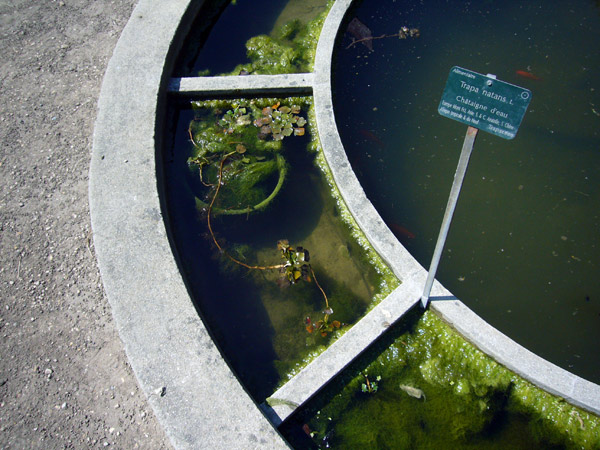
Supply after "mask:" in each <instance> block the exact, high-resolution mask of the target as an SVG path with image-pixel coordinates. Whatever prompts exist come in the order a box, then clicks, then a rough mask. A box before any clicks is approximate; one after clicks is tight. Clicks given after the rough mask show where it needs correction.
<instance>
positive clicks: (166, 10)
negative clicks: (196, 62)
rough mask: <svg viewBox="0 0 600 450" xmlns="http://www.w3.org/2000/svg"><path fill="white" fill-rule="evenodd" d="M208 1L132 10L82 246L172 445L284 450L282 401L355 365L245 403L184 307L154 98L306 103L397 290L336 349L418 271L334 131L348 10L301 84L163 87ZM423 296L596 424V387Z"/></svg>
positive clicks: (265, 81) (409, 292)
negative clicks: (166, 212)
mask: <svg viewBox="0 0 600 450" xmlns="http://www.w3.org/2000/svg"><path fill="white" fill-rule="evenodd" d="M208 1H209V0H206V1H192V0H171V1H169V2H158V3H157V2H153V1H151V0H140V1H139V3H138V4H137V6H136V8H135V9H134V11H133V13H132V16H131V18H130V20H129V22H128V24H127V26H126V27H125V29H124V30H123V33H122V35H121V37H120V39H119V42H118V43H117V46H116V47H115V50H114V53H113V56H112V58H111V60H110V62H109V65H108V68H107V71H106V75H105V77H104V81H103V84H102V91H101V94H100V98H99V102H98V114H97V119H96V125H95V129H94V136H93V147H92V155H91V163H90V184H89V201H90V212H91V220H92V229H93V238H94V249H95V252H96V255H97V259H98V264H99V268H100V272H101V276H102V281H103V284H104V289H105V292H106V296H107V298H108V300H109V303H110V305H111V309H112V313H113V316H114V319H115V322H116V326H117V329H118V331H119V335H120V337H121V339H122V341H123V343H124V346H125V350H126V353H127V356H128V359H129V362H130V364H131V366H132V368H133V370H134V372H135V374H136V377H137V379H138V381H139V383H140V386H141V387H142V389H143V390H144V392H145V394H146V396H147V397H148V401H149V403H150V404H151V405H152V407H153V409H154V411H155V413H156V416H157V417H158V419H159V422H160V423H161V425H162V426H163V428H164V429H165V432H166V434H167V435H168V436H169V439H170V440H171V443H172V444H173V446H174V447H175V448H182V449H183V448H197V446H198V443H199V442H202V445H203V446H209V445H210V446H211V447H212V448H216V449H219V448H228V449H231V448H245V449H248V448H266V447H268V448H288V446H287V444H286V442H285V440H284V439H283V438H282V437H281V436H280V435H279V433H278V432H277V429H276V427H274V426H273V424H275V425H278V424H279V423H280V422H281V421H283V420H285V418H286V417H287V416H288V415H289V414H291V413H292V412H293V410H294V408H292V407H290V406H289V405H290V404H298V405H301V404H302V403H303V402H304V401H306V400H307V399H308V398H310V397H312V396H313V395H314V394H315V393H316V391H318V389H319V388H320V386H322V385H324V384H325V383H327V381H328V379H330V378H331V377H332V376H334V375H335V374H336V373H338V372H339V371H340V370H343V368H344V367H346V366H347V364H349V362H351V360H352V359H353V358H354V357H355V356H354V355H353V354H352V353H346V352H339V351H336V349H335V348H333V347H334V345H335V343H334V344H333V345H332V346H331V347H330V349H332V348H333V349H332V350H331V351H330V354H331V353H337V354H339V357H338V358H336V360H335V361H334V364H333V365H332V367H331V368H330V369H328V370H330V371H329V372H327V373H326V374H325V375H324V374H323V372H322V366H319V364H322V362H319V358H317V359H316V360H315V361H313V362H312V363H311V364H310V365H309V366H307V367H306V368H305V369H304V370H302V371H301V372H300V373H299V374H298V375H297V376H296V377H295V378H294V379H292V381H291V382H289V383H287V384H286V385H284V386H283V387H282V388H281V389H280V390H279V391H277V392H276V393H274V394H273V397H274V398H277V399H280V400H286V401H289V402H288V403H287V405H288V406H286V403H285V402H283V406H279V407H270V406H269V405H261V406H259V405H256V404H255V402H254V401H253V400H252V399H251V398H250V396H249V395H248V393H247V392H246V391H245V390H244V388H243V387H242V386H241V384H240V383H239V381H238V380H237V378H236V377H235V375H234V374H233V373H232V372H231V370H230V368H229V366H228V365H227V363H226V362H225V360H224V359H223V357H222V356H221V354H220V352H219V350H218V348H217V346H216V344H215V343H214V342H213V340H212V339H211V336H210V334H209V332H208V331H207V329H206V327H205V326H204V324H203V322H202V320H201V319H200V317H199V315H198V313H197V311H196V309H195V307H194V305H193V302H192V300H191V298H190V295H189V293H188V291H187V289H186V286H185V284H184V281H183V278H182V276H181V274H180V272H179V270H178V266H177V262H176V259H175V256H174V255H173V251H172V249H171V246H170V243H169V239H168V232H167V228H166V226H165V221H164V220H163V219H164V218H163V208H162V206H161V196H160V194H159V190H160V181H159V180H160V173H158V172H159V171H160V164H157V156H158V154H159V153H160V152H161V151H162V144H163V142H162V136H163V123H164V115H165V109H166V108H165V106H166V102H167V100H168V98H167V97H168V96H169V95H188V96H189V95H196V94H198V93H204V94H206V95H214V96H218V95H222V94H223V93H236V94H237V93H239V94H242V95H243V94H246V95H257V94H263V93H264V94H268V93H275V94H279V95H285V94H288V93H299V92H305V93H306V92H308V93H310V92H312V95H313V98H314V104H315V112H316V119H317V120H316V121H317V124H316V125H317V128H318V132H319V136H320V141H321V144H322V149H323V152H324V156H325V159H326V161H327V164H328V166H329V168H330V171H331V173H332V175H333V178H334V179H335V182H336V184H337V187H338V190H339V192H340V194H341V196H342V197H343V199H344V201H345V203H346V205H347V207H348V209H349V211H350V212H351V214H352V216H353V218H354V220H355V221H356V223H357V224H358V225H359V227H360V228H361V229H362V231H363V232H364V233H365V235H366V236H367V238H368V239H369V241H370V244H371V245H372V246H373V247H374V248H375V250H376V251H377V252H378V253H379V254H380V255H381V257H382V258H383V259H384V260H385V261H386V263H387V264H388V265H389V266H390V268H391V269H392V270H393V271H394V273H395V275H396V276H397V277H398V278H399V279H400V280H401V282H402V284H401V285H400V287H399V288H397V289H396V290H395V291H394V292H393V293H392V294H391V295H390V296H389V297H388V298H386V299H385V300H383V301H382V302H381V303H380V304H379V305H378V306H377V307H376V308H374V309H373V310H372V311H370V312H369V313H368V314H367V315H366V316H365V317H364V318H363V319H361V321H359V323H358V324H356V325H355V326H354V327H353V328H352V329H350V331H349V332H347V333H345V334H344V336H342V338H341V339H346V341H348V340H351V339H356V340H357V341H352V342H355V343H357V344H358V345H359V346H362V347H360V348H361V349H362V348H365V347H366V345H368V344H369V343H370V342H372V341H373V339H377V338H378V337H379V336H380V335H381V334H382V333H384V332H385V330H384V329H383V328H382V326H381V323H383V322H382V319H385V320H384V321H385V322H386V323H393V322H394V321H396V320H398V319H399V318H400V317H401V316H402V315H403V314H404V313H405V312H406V311H408V310H409V309H411V308H412V307H413V306H414V305H415V304H416V303H417V302H418V301H419V300H420V296H421V293H422V292H421V290H422V286H423V285H424V281H425V278H426V275H427V274H426V271H425V269H423V267H421V266H420V265H419V264H418V263H417V261H416V260H415V259H414V258H413V257H412V256H411V255H410V254H409V253H408V251H407V250H406V249H405V248H404V247H403V246H402V245H401V244H400V243H399V242H398V240H397V239H396V238H395V237H394V235H393V234H392V233H391V231H390V230H389V229H388V228H387V226H386V225H385V223H384V222H383V220H382V219H381V217H380V216H379V214H378V213H377V211H376V210H375V208H374V207H373V205H372V204H371V203H370V201H369V200H368V199H367V197H366V195H365V193H364V191H363V189H362V187H361V186H360V183H359V182H358V179H357V178H356V176H355V175H354V173H353V171H352V169H351V166H350V163H349V162H348V159H347V157H346V154H345V152H344V148H343V146H342V143H341V140H340V137H339V134H338V131H337V127H336V124H335V118H334V114H333V103H332V94H331V58H332V54H333V47H334V43H335V39H336V36H337V33H338V30H339V27H340V25H341V23H342V21H343V19H344V16H345V14H346V12H347V10H348V8H349V7H350V5H351V3H352V1H351V0H336V2H335V3H334V5H333V7H332V9H331V10H330V13H329V15H328V17H327V19H326V20H325V24H324V27H323V30H322V32H321V36H320V39H319V43H318V46H317V54H316V60H315V64H314V70H313V72H312V73H308V74H290V75H281V76H279V75H276V76H262V77H254V76H246V77H210V78H206V79H200V78H184V79H171V78H170V73H171V69H172V64H173V60H174V58H175V56H176V53H177V51H178V50H179V48H180V46H181V42H182V40H183V39H184V38H185V36H186V35H187V32H188V31H189V28H190V26H191V22H192V20H193V19H194V18H195V17H196V15H197V13H198V11H199V10H200V8H201V7H202V6H203V5H204V4H205V3H207V2H208ZM148 36H152V45H148ZM217 78H219V79H217ZM431 299H432V303H431V306H430V308H431V309H432V310H433V311H434V312H435V313H436V314H438V315H439V316H440V317H441V318H442V319H443V320H444V321H445V322H447V323H448V324H449V325H450V326H451V327H452V328H454V329H455V330H457V331H458V332H459V333H460V334H461V335H462V336H463V337H464V338H465V339H467V340H468V341H470V342H471V343H473V344H474V345H475V346H476V347H477V348H479V349H480V350H482V351H483V352H484V353H486V354H488V355H489V356H491V357H492V358H494V359H495V360H496V361H498V362H499V363H501V364H502V365H504V366H506V367H507V368H509V369H510V370H512V371H513V372H515V373H517V374H518V375H520V376H521V377H523V378H524V379H526V380H528V381H530V382H532V383H533V384H535V385H537V386H539V387H540V388H542V389H544V390H546V391H547V392H550V393H552V394H554V395H558V396H560V397H562V398H564V399H565V400H567V401H568V402H569V403H572V404H573V405H575V406H578V407H581V408H583V409H585V410H588V411H590V412H592V413H594V414H596V415H600V386H598V385H597V384H595V383H592V382H589V381H587V380H584V379H582V378H581V377H578V376H576V375H574V374H572V373H570V372H568V371H566V370H564V369H561V368H559V367H558V366H556V365H554V364H552V363H550V362H548V361H546V360H544V359H542V358H540V357H539V356H537V355H535V354H534V353H532V352H530V351H528V350H527V349H525V348H524V347H522V346H520V345H519V344H517V343H516V342H514V341H513V340H511V339H510V338H508V337H507V336H505V335H504V334H502V333H500V332H499V331H498V330H496V329H495V328H493V327H492V326H491V325H489V324H488V323H487V322H485V321H484V320H483V319H481V318H480V317H479V316H477V315H476V314H475V313H474V312H473V311H471V310H470V309H469V308H468V307H467V306H466V305H465V304H464V303H462V302H461V301H460V300H459V299H457V298H456V297H454V296H453V295H452V294H451V293H450V292H449V291H447V290H446V289H445V288H444V287H443V286H441V285H440V284H439V283H437V282H436V283H435V285H434V288H433V291H432V298H431ZM355 328H356V331H355V332H352V330H354V329H355ZM341 339H340V340H341ZM338 342H339V340H338ZM338 346H341V344H339V345H338ZM346 347H347V346H346ZM328 351H329V350H326V351H325V352H326V353H327V352H328ZM322 360H323V358H321V361H322ZM330 362H331V360H330ZM317 373H318V376H317V378H318V379H315V376H316V375H315V374H317ZM308 383H310V384H311V386H312V387H311V389H309V390H307V389H306V386H307V384H308ZM296 400H298V401H296Z"/></svg>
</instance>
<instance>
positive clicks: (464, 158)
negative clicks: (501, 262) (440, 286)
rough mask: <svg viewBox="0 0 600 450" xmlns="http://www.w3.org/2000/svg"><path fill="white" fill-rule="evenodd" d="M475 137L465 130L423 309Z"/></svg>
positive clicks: (423, 296)
mask: <svg viewBox="0 0 600 450" xmlns="http://www.w3.org/2000/svg"><path fill="white" fill-rule="evenodd" d="M476 137H477V128H473V127H469V128H467V134H466V135H465V141H464V142H463V146H462V150H461V152H460V159H459V160H458V167H457V168H456V173H455V174H454V181H453V182H452V189H451V190H450V197H449V198H448V204H447V205H446V212H445V213H444V219H443V220H442V227H441V229H440V234H439V236H438V240H437V243H436V244H435V250H434V252H433V258H432V259H431V266H429V274H428V275H427V281H426V282H425V288H424V289H423V295H422V296H421V306H423V308H427V303H429V294H430V293H431V287H432V286H433V280H434V278H435V273H436V272H437V268H438V265H439V263H440V258H441V257H442V250H444V244H445V243H446V238H447V237H448V230H449V229H450V222H451V221H452V215H453V214H454V209H455V208H456V203H457V202H458V195H459V194H460V188H461V187H462V183H463V180H464V178H465V173H466V172H467V166H468V165H469V158H470V157H471V151H472V150H473V144H474V143H475V138H476Z"/></svg>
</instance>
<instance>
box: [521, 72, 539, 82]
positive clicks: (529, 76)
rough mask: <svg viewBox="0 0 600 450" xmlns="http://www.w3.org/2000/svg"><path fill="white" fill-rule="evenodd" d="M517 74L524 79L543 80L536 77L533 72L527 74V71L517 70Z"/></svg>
mask: <svg viewBox="0 0 600 450" xmlns="http://www.w3.org/2000/svg"><path fill="white" fill-rule="evenodd" d="M516 74H517V75H519V76H520V77H523V78H529V79H530V80H541V78H540V77H538V76H537V75H534V74H532V73H531V72H527V71H525V70H517V71H516Z"/></svg>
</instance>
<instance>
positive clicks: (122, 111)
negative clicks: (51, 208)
mask: <svg viewBox="0 0 600 450" xmlns="http://www.w3.org/2000/svg"><path fill="white" fill-rule="evenodd" d="M201 4H202V2H198V1H190V0H169V1H160V2H157V1H153V0H141V1H140V2H139V3H138V5H137V7H136V8H135V10H134V12H133V15H132V16H131V19H130V20H129V23H128V24H127V26H126V27H125V29H124V31H123V34H122V36H121V38H120V40H119V42H118V44H117V47H116V48H115V51H114V54H113V56H112V58H111V60H110V63H109V66H108V69H107V72H106V75H105V78H104V82H103V85H102V91H101V95H100V100H99V105H98V118H97V121H96V127H95V131H94V142H93V151H92V161H91V167H90V190H89V196H90V209H91V216H92V227H93V231H94V246H95V249H96V253H97V257H98V262H99V266H100V271H101V274H102V280H103V283H104V288H105V291H106V295H107V297H108V300H109V302H110V304H111V307H112V311H113V315H114V318H115V322H116V324H117V328H118V330H119V334H120V336H121V339H122V340H123V343H124V344H125V350H126V352H127V356H128V358H129V361H130V363H131V366H132V367H133V370H134V372H135V374H136V376H137V378H138V380H139V383H140V385H141V387H142V389H143V390H144V391H145V393H146V395H147V396H148V400H149V402H150V404H151V405H152V407H153V409H154V411H155V413H156V415H157V417H158V419H159V421H160V423H161V424H162V426H163V427H164V428H165V431H166V433H167V435H168V436H169V439H170V440H171V442H172V444H173V445H174V447H176V448H178V449H194V448H213V449H252V448H256V449H265V448H288V446H287V444H286V443H285V442H284V441H283V439H282V438H281V437H280V436H279V434H278V433H277V431H276V430H275V429H274V428H273V427H272V425H271V424H270V423H269V421H268V420H267V419H266V418H265V417H264V416H263V415H262V414H261V413H260V411H259V410H258V408H257V407H256V405H255V404H254V402H253V401H252V400H251V398H250V397H249V396H248V394H247V393H246V392H245V391H244V389H243V388H242V386H241V385H240V384H239V382H238V381H237V379H236V378H235V377H234V375H233V374H232V373H231V371H230V369H229V367H228V366H227V364H226V363H225V361H224V360H223V358H222V356H221V354H220V353H219V350H218V349H217V347H216V346H215V344H214V343H213V341H212V339H211V337H210V336H209V334H208V332H207V330H206V328H205V327H204V324H203V323H202V321H201V320H200V318H199V317H198V314H197V312H196V310H195V309H194V306H193V304H192V302H191V300H190V297H189V295H188V292H187V290H186V288H185V285H184V283H183V280H182V278H181V275H180V274H179V271H178V268H177V265H176V263H175V260H174V257H173V253H172V252H171V248H170V246H169V241H168V239H167V234H166V231H165V225H164V222H163V217H162V214H161V207H160V201H159V197H158V191H157V178H156V162H155V155H156V151H157V140H156V139H155V137H156V133H158V132H159V131H157V129H156V121H157V117H161V116H162V114H161V111H160V110H159V105H160V104H162V102H163V101H164V97H165V96H166V83H165V81H168V80H166V79H165V72H167V73H168V71H169V67H165V61H167V59H168V56H169V52H170V50H171V46H172V43H173V42H174V39H175V38H176V32H177V30H178V27H179V26H180V23H181V21H182V18H183V17H184V16H185V15H186V14H193V13H194V11H192V10H191V9H190V8H191V7H193V8H194V9H195V8H198V7H199V6H200V5H201ZM150 42H151V44H150Z"/></svg>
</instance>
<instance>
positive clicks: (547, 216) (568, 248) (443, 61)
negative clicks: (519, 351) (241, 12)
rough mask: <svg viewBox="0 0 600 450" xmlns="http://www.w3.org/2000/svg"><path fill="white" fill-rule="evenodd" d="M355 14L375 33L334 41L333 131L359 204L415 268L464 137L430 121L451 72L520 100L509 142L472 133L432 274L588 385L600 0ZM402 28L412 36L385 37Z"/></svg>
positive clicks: (592, 372) (431, 235)
mask: <svg viewBox="0 0 600 450" xmlns="http://www.w3.org/2000/svg"><path fill="white" fill-rule="evenodd" d="M353 17H356V18H358V19H359V20H360V21H361V22H362V23H363V24H364V25H365V26H366V27H368V28H369V29H370V30H371V33H372V36H374V37H377V38H378V39H374V40H373V41H372V42H371V43H372V47H373V51H370V50H369V48H368V46H367V45H364V43H356V44H353V41H352V36H351V35H350V34H346V35H344V36H342V37H341V38H340V39H339V43H338V49H337V53H336V60H335V76H334V85H335V86H334V95H335V100H334V104H335V111H336V121H337V123H338V126H339V128H340V133H341V136H342V141H343V143H344V146H345V148H346V151H347V153H348V156H349V159H350V161H351V163H352V164H353V167H354V169H355V171H356V173H357V175H358V177H359V179H360V182H361V183H362V185H363V187H364V188H365V190H366V192H367V195H368V197H369V198H370V199H371V201H372V202H373V203H374V205H375V207H376V208H377V209H378V211H379V212H380V214H381V215H382V217H383V218H384V220H385V221H386V223H388V225H389V226H390V229H391V230H392V231H393V232H394V233H395V234H396V235H397V237H398V238H399V240H400V241H401V242H402V243H403V244H404V245H405V246H406V247H407V248H408V249H409V251H410V252H411V253H412V254H413V255H414V256H415V257H416V258H417V259H418V260H419V262H420V263H421V264H422V265H423V266H424V267H426V268H428V267H429V264H430V262H431V256H432V254H433V248H434V246H435V242H436V239H437V234H438V232H439V227H440V224H441V220H442V216H443V213H444V208H445V206H446V201H447V198H448V194H449V191H450V186H451V184H452V178H453V176H454V172H455V170H456V165H457V163H458V156H459V153H460V149H461V145H462V141H463V139H464V135H465V132H466V126H464V125H462V124H460V123H458V122H454V121H452V120H449V119H446V118H443V117H441V116H439V115H438V113H437V107H438V104H439V101H440V98H441V94H442V90H443V88H444V85H445V82H446V79H447V77H448V73H449V71H450V68H451V67H453V66H455V65H457V66H461V67H465V68H468V69H471V70H473V71H476V72H479V73H483V74H487V73H493V74H495V75H496V76H497V77H498V78H499V79H501V80H504V81H508V82H510V83H513V84H516V85H519V86H523V87H526V88H528V89H530V90H531V91H532V94H533V99H532V102H531V104H530V106H529V110H528V111H527V113H526V115H525V118H524V119H523V123H522V125H521V128H520V130H519V132H518V134H517V136H516V138H515V139H514V140H509V141H507V140H504V139H500V138H498V137H495V136H492V135H486V134H485V133H483V132H480V133H479V135H478V137H477V140H476V142H475V147H474V151H473V155H472V157H471V163H470V166H469V169H468V172H467V176H466V179H465V184H464V186H463V190H462V192H461V196H460V200H459V203H458V207H457V210H456V213H455V215H454V220H453V224H452V227H451V230H450V235H449V239H448V241H447V244H446V248H445V251H444V253H443V259H442V261H441V264H440V267H439V270H438V275H437V279H438V280H440V281H441V282H442V283H443V284H444V285H445V286H446V287H447V288H448V289H450V291H452V293H453V294H455V295H456V296H457V297H459V298H460V299H461V300H462V301H464V302H465V303H466V304H468V305H469V306H470V307H471V308H472V309H474V310H475V311H476V312H477V313H478V314H480V315H481V316H482V317H483V318H484V319H486V320H487V321H488V322H489V323H491V324H492V325H494V326H495V327H497V328H498V329H500V330H501V331H503V332H504V333H506V334H508V335H509V336H510V337H512V338H513V339H515V340H516V341H517V342H519V343H520V344H522V345H524V346H525V347H527V348H528V349H530V350H532V351H534V352H536V353H538V354H539V355H540V356H542V357H544V358H546V359H549V360H550V361H552V362H554V363H556V364H558V365H559V366H561V367H563V368H565V369H568V370H570V371H572V372H574V373H576V374H579V375H580V376H582V377H584V378H586V379H588V380H591V381H594V382H600V358H599V357H598V352H597V342H600V279H599V277H598V271H599V269H600V183H599V181H598V180H600V134H599V133H600V86H599V85H598V82H599V80H600V56H599V53H598V42H600V9H599V7H598V3H597V2H594V1H589V0H578V1H572V2H561V1H550V2H548V1H533V2H523V1H514V0H512V1H492V0H489V1H481V2H451V1H419V2H416V1H415V2H411V1H408V2H404V1H403V2H401V1H394V0H371V1H364V2H362V3H361V5H360V6H358V7H357V8H356V9H355V10H354V11H353V12H351V14H350V17H349V18H348V21H349V20H350V19H352V18H353ZM403 26H406V27H408V28H413V27H415V28H418V29H419V30H420V36H419V37H418V38H417V37H415V38H410V37H408V38H407V39H399V38H398V37H383V36H385V35H392V34H398V32H399V30H400V28H401V27H403ZM379 37H381V39H379Z"/></svg>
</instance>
